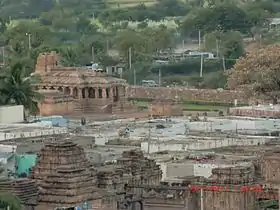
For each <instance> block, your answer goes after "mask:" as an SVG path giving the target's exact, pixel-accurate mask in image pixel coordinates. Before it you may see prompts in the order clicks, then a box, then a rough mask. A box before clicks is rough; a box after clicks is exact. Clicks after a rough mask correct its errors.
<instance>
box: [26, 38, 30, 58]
mask: <svg viewBox="0 0 280 210" xmlns="http://www.w3.org/2000/svg"><path fill="white" fill-rule="evenodd" d="M25 35H26V36H28V57H30V53H31V34H30V33H26V34H25Z"/></svg>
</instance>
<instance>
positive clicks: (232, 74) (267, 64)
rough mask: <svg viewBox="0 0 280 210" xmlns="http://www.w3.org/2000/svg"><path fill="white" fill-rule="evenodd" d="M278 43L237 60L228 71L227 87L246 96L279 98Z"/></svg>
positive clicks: (276, 99)
mask: <svg viewBox="0 0 280 210" xmlns="http://www.w3.org/2000/svg"><path fill="white" fill-rule="evenodd" d="M279 50H280V45H269V46H267V47H264V48H262V49H259V50H257V51H252V52H250V53H248V54H247V55H246V56H245V57H242V58H240V59H239V60H237V62H236V64H235V65H234V67H233V68H232V69H231V70H230V71H229V72H228V74H229V75H228V81H227V83H228V87H229V88H231V89H237V90H241V91H243V93H245V94H247V96H248V97H256V98H260V99H262V100H263V99H266V100H270V101H273V102H277V101H278V100H279V99H280V74H279V69H280V55H279Z"/></svg>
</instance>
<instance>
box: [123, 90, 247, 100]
mask: <svg viewBox="0 0 280 210" xmlns="http://www.w3.org/2000/svg"><path fill="white" fill-rule="evenodd" d="M127 94H128V98H130V99H138V100H154V99H166V100H172V99H175V98H176V96H177V98H178V99H180V100H183V101H185V102H197V103H221V104H233V103H234V100H235V99H237V103H238V104H248V102H249V101H248V98H246V97H245V96H244V95H243V94H242V93H241V92H237V91H231V90H217V89H190V88H186V87H171V88H170V87H143V86H128V87H127Z"/></svg>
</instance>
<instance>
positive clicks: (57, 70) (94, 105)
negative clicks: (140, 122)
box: [35, 52, 131, 116]
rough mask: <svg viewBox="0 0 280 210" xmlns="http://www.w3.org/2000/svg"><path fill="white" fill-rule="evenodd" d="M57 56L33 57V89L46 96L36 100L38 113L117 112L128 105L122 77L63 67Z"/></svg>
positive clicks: (52, 54)
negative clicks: (36, 79)
mask: <svg viewBox="0 0 280 210" xmlns="http://www.w3.org/2000/svg"><path fill="white" fill-rule="evenodd" d="M59 60H60V59H59V55H58V54H57V53H55V52H51V53H42V54H40V55H39V56H38V59H37V63H36V67H35V74H37V75H40V77H41V82H40V84H38V85H37V89H39V91H40V92H41V93H42V94H43V95H46V96H47V97H46V98H45V100H44V101H43V102H41V103H40V104H39V108H40V114H41V115H45V116H47V115H56V114H60V115H61V114H63V115H65V114H71V113H72V112H73V111H75V112H77V113H79V114H81V113H108V114H117V113H122V112H123V111H124V110H129V109H131V106H130V104H129V103H128V102H127V93H126V92H127V91H126V88H127V83H126V81H125V80H123V79H119V78H115V77H112V76H108V75H107V74H105V73H103V72H100V71H96V70H93V69H88V68H86V67H63V66H60V65H59Z"/></svg>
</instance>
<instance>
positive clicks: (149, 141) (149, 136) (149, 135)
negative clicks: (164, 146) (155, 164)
mask: <svg viewBox="0 0 280 210" xmlns="http://www.w3.org/2000/svg"><path fill="white" fill-rule="evenodd" d="M150 145H151V125H150V123H149V133H148V155H149V154H150Z"/></svg>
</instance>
